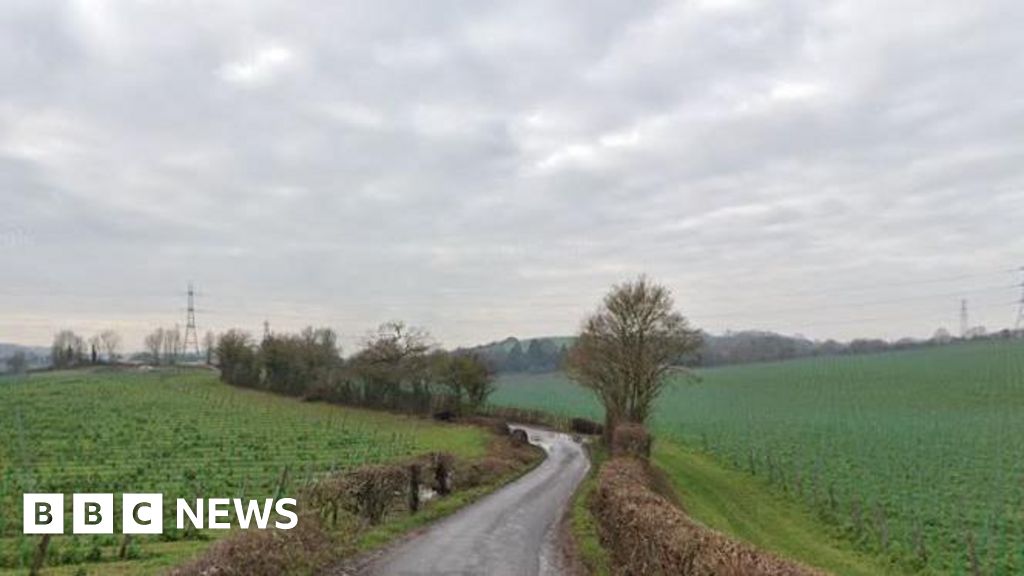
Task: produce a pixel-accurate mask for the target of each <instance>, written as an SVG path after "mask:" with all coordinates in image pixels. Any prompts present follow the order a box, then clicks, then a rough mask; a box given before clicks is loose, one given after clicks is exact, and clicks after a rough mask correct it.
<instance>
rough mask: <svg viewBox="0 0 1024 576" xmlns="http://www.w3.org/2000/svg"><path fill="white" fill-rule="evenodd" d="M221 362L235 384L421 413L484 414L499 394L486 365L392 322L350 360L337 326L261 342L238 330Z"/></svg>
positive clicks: (220, 347) (226, 341)
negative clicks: (490, 400)
mask: <svg viewBox="0 0 1024 576" xmlns="http://www.w3.org/2000/svg"><path fill="white" fill-rule="evenodd" d="M214 358H215V360H216V363H217V365H218V366H219V367H220V371H221V379H222V380H224V381H225V382H227V383H228V384H231V385H234V386H241V387H246V388H258V389H263V390H267V391H269V392H274V393H278V394H283V395H287V396H296V397H301V398H305V399H307V400H323V401H327V402H334V403H338V404H346V405H351V406H365V407H371V408H384V409H388V410H397V411H403V412H414V413H433V414H435V415H438V414H448V415H450V416H454V415H456V414H459V413H461V412H464V411H470V412H472V411H476V410H478V409H479V408H480V407H481V406H483V404H484V403H485V402H486V401H487V397H488V396H489V395H490V393H491V392H492V391H493V386H494V385H493V376H492V373H491V371H490V369H489V368H488V366H487V365H486V363H484V362H483V361H481V360H479V359H478V358H477V357H476V356H475V355H474V354H472V353H469V352H464V351H458V352H446V351H444V350H441V349H440V348H437V347H436V346H434V345H433V344H432V343H431V340H430V337H429V335H428V334H427V333H426V332H423V331H421V330H416V329H410V328H407V327H406V326H405V325H404V324H402V323H398V322H392V323H388V324H384V325H382V326H381V327H380V328H379V329H378V331H377V332H376V333H375V334H373V335H372V336H370V337H368V338H367V340H366V342H365V343H364V344H363V346H362V348H361V349H360V350H359V351H358V352H356V353H355V354H354V355H353V356H351V357H350V358H348V359H344V358H342V356H341V354H340V350H339V348H338V345H337V337H336V335H335V333H334V332H333V331H332V330H331V329H329V328H319V329H314V328H307V329H305V330H303V331H302V332H300V333H298V334H271V335H268V336H266V337H265V338H263V339H262V340H261V341H259V342H256V341H254V340H253V339H252V338H251V337H250V336H249V335H248V334H246V333H244V332H241V331H238V330H231V331H229V332H227V333H225V334H222V335H221V336H220V338H219V339H218V340H217V344H216V348H215V354H214Z"/></svg>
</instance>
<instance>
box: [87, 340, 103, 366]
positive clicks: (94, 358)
mask: <svg viewBox="0 0 1024 576" xmlns="http://www.w3.org/2000/svg"><path fill="white" fill-rule="evenodd" d="M102 346H103V342H102V341H101V340H100V337H99V335H98V334H97V335H95V336H92V337H91V338H89V363H90V364H98V363H99V360H100V348H101V347H102Z"/></svg>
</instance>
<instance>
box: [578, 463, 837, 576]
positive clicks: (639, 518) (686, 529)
mask: <svg viewBox="0 0 1024 576" xmlns="http://www.w3.org/2000/svg"><path fill="white" fill-rule="evenodd" d="M593 507H594V513H595V516H596V517H597V518H598V523H599V530H600V533H601V540H602V542H603V544H604V545H605V547H607V548H608V549H609V551H610V552H611V556H612V564H613V567H612V568H613V571H614V573H615V574H620V575H623V576H634V575H636V576H649V575H669V574H673V575H677V574H678V575H684V576H732V575H737V576H739V575H743V576H781V575H794V576H804V575H807V576H810V575H818V574H821V573H820V572H817V571H814V570H812V569H810V568H806V567H804V566H801V565H799V564H796V563H793V562H789V561H786V560H782V559H780V558H778V557H776V556H773V555H771V554H769V553H766V552H762V551H759V550H757V549H755V548H753V547H751V546H748V545H746V544H742V543H739V542H736V541H735V540H731V539H729V538H728V537H726V536H724V535H723V534H720V533H718V532H715V531H714V530H711V529H709V528H707V527H705V526H702V525H700V524H697V523H696V522H694V521H692V520H691V519H690V518H689V517H687V516H686V515H685V514H684V513H683V512H682V510H680V509H679V508H677V507H676V506H674V505H673V504H672V503H671V502H670V501H668V500H667V499H666V498H665V497H663V496H661V495H659V494H657V493H656V492H655V491H654V490H653V488H652V481H651V477H650V473H649V470H648V468H647V465H646V464H645V463H644V462H643V461H641V460H639V459H637V458H631V457H618V458H613V459H611V460H609V461H608V462H607V463H605V464H604V466H602V467H601V471H600V472H599V474H598V483H597V488H596V490H595V492H594V497H593Z"/></svg>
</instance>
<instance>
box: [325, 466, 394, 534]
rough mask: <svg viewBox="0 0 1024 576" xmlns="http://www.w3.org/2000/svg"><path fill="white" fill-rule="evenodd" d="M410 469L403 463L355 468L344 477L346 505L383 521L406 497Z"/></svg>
mask: <svg viewBox="0 0 1024 576" xmlns="http://www.w3.org/2000/svg"><path fill="white" fill-rule="evenodd" d="M406 474H407V471H406V470H405V468H403V467H401V466H387V465H373V466H364V467H362V468H359V469H357V470H354V471H352V472H350V473H348V474H346V475H345V476H343V478H342V480H341V482H342V483H341V486H342V489H343V491H344V494H343V496H344V499H343V500H342V502H343V504H342V506H343V508H345V509H346V510H348V511H349V512H351V513H353V514H356V515H357V516H359V517H361V518H363V519H365V520H366V521H368V522H369V523H370V524H379V523H380V521H381V520H383V519H384V516H385V515H387V513H388V511H389V510H390V509H391V508H392V506H393V505H394V504H395V503H396V502H398V501H400V500H402V496H403V495H404V494H405V489H406V486H407V485H408V482H409V481H408V478H407V477H406Z"/></svg>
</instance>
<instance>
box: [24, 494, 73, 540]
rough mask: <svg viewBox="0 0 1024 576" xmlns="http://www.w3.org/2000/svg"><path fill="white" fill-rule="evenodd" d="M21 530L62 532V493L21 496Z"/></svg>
mask: <svg viewBox="0 0 1024 576" xmlns="http://www.w3.org/2000/svg"><path fill="white" fill-rule="evenodd" d="M22 503H23V505H24V508H23V516H22V520H23V521H22V524H23V526H22V532H24V533H25V534H63V533H64V495H63V494H25V495H24V496H23V498H22Z"/></svg>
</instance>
